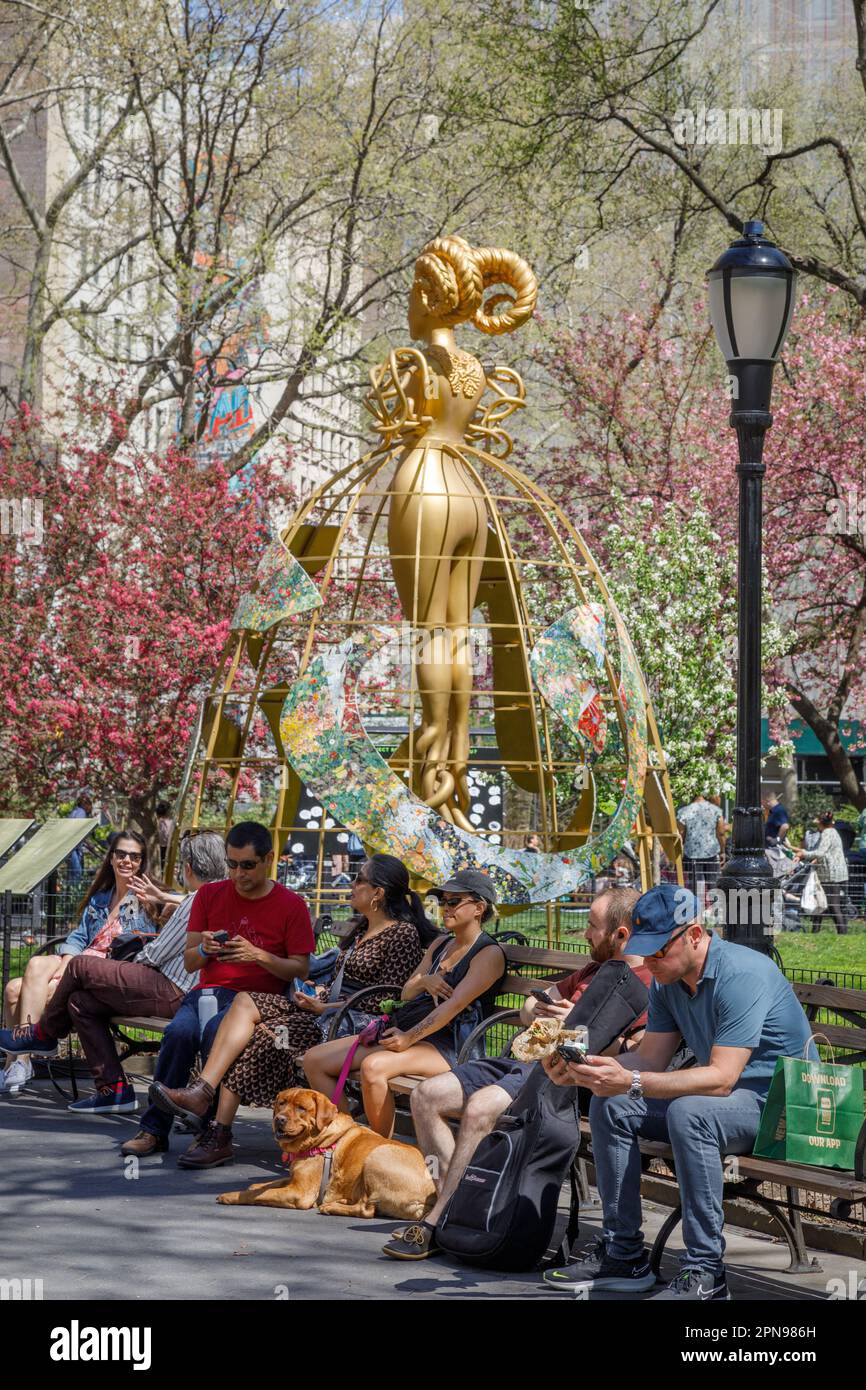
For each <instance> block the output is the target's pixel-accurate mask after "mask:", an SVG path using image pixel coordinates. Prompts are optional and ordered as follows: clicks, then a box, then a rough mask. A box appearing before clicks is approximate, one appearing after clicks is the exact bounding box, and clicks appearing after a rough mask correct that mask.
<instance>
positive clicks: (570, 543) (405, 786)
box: [167, 237, 682, 942]
mask: <svg viewBox="0 0 866 1390" xmlns="http://www.w3.org/2000/svg"><path fill="white" fill-rule="evenodd" d="M485 296H486V297H485ZM535 296H536V284H535V277H534V275H533V274H532V271H531V270H530V268H529V267H528V266H527V265H526V263H525V262H523V261H522V260H521V259H520V258H519V257H517V256H515V255H514V254H513V253H511V252H506V251H503V250H501V249H498V248H473V247H470V246H469V245H468V243H466V242H465V241H463V240H462V239H461V238H459V237H446V238H437V239H436V240H435V241H434V242H431V243H430V244H429V246H427V247H425V249H424V251H423V252H422V254H421V256H419V258H418V261H417V263H416V270H415V279H414V283H413V286H412V292H411V296H410V302H409V326H410V332H411V335H412V338H413V339H414V340H415V342H418V343H420V344H421V346H420V347H415V346H413V347H405V348H397V349H395V350H393V351H392V352H390V353H389V355H388V357H387V359H386V360H385V361H383V362H382V363H380V364H379V365H378V366H377V367H375V368H374V369H373V370H372V371H371V389H370V392H369V394H368V396H367V398H366V402H365V404H366V405H367V407H368V409H369V410H370V412H371V413H372V415H373V418H374V420H375V423H376V428H377V431H378V434H379V442H378V443H377V445H376V447H375V448H373V449H372V450H371V451H370V452H369V453H367V454H365V455H364V456H363V457H361V458H359V459H357V460H355V461H354V462H352V463H351V464H349V465H348V466H346V467H344V468H342V469H341V470H340V471H339V472H337V473H336V474H335V475H334V476H333V477H331V478H329V479H328V480H327V481H326V482H325V483H323V484H322V485H321V486H320V487H318V488H317V489H316V490H315V491H313V493H312V494H311V496H310V497H308V498H307V499H306V500H305V501H303V502H302V503H301V505H300V506H299V507H298V509H297V512H296V513H295V515H294V517H293V518H292V520H291V522H290V523H289V525H288V526H287V527H286V528H285V530H284V532H283V534H282V535H281V536H280V538H279V539H275V540H274V541H273V542H272V543H271V544H270V545H269V546H268V548H267V550H266V552H265V554H264V555H263V556H262V559H261V562H260V564H259V567H258V571H257V574H256V577H255V580H254V581H253V583H252V584H251V585H250V588H249V590H248V591H247V592H246V593H245V594H244V595H243V597H242V598H241V600H240V602H239V604H238V606H237V609H236V611H235V613H234V615H233V618H232V623H231V630H230V632H229V635H228V638H227V640H226V644H225V647H224V650H223V652H222V656H221V659H220V662H219V665H218V668H217V670H216V672H215V674H214V678H213V682H212V685H211V688H210V691H209V694H208V696H207V698H206V699H205V700H204V702H203V704H202V707H201V711H200V717H199V721H198V725H197V727H196V729H195V732H194V735H193V737H192V739H191V742H190V746H189V751H188V756H187V762H186V767H185V770H184V774H183V779H182V785H181V787H180V791H179V796H178V801H177V806H176V830H175V841H174V843H173V845H172V849H171V856H170V862H169V864H168V866H167V868H168V871H169V872H170V871H171V867H172V861H173V858H174V854H175V851H176V844H177V835H178V834H179V832H180V830H181V828H182V827H184V826H191V827H196V826H200V825H202V824H205V823H206V824H210V825H214V826H216V825H219V826H220V827H222V826H225V828H226V829H228V827H229V826H230V825H231V824H232V823H233V822H234V821H236V820H237V819H243V818H247V817H248V816H249V814H250V807H251V806H253V807H254V808H255V810H254V814H255V815H256V818H259V819H265V820H267V821H269V823H270V825H271V829H272V833H273V836H274V841H275V849H276V854H275V859H274V870H273V871H274V873H276V866H277V859H278V855H279V854H280V853H283V852H287V853H292V852H293V850H294V852H295V853H296V854H297V853H298V852H299V851H300V850H301V848H302V847H303V850H304V854H303V857H304V858H305V859H306V862H307V866H308V868H307V874H308V876H307V881H306V883H305V884H304V887H303V889H302V891H304V892H305V893H306V896H307V897H308V899H309V900H310V903H311V907H312V908H313V910H314V912H315V913H316V914H318V913H321V912H323V911H327V910H329V908H330V907H331V906H337V905H338V904H339V903H340V902H342V901H343V900H344V899H345V888H344V887H341V886H339V884H338V885H334V884H333V882H332V880H333V877H334V875H333V873H332V861H333V859H334V855H335V854H342V853H345V850H346V844H347V841H348V837H349V836H350V835H355V836H357V837H358V839H359V840H360V841H361V842H362V844H363V847H364V850H365V852H367V853H373V852H376V851H382V852H387V853H392V854H395V855H397V856H398V857H399V858H401V859H402V860H403V861H404V863H406V865H407V867H408V868H409V870H410V873H411V875H412V878H413V883H414V885H415V886H416V887H418V888H419V889H420V890H421V891H422V892H423V889H424V887H425V886H432V885H435V884H437V883H441V882H444V881H445V879H446V878H448V877H451V876H452V875H453V873H454V872H456V871H457V870H458V869H459V868H463V867H473V868H479V869H482V870H484V871H485V872H487V873H489V874H490V875H491V877H492V878H493V880H494V883H495V884H496V888H497V900H498V903H499V906H500V912H501V913H502V914H503V915H505V916H509V915H510V914H514V913H517V912H520V913H524V914H525V913H526V912H527V911H533V912H534V913H535V914H536V915H535V916H534V917H533V919H532V920H533V923H534V925H535V926H536V928H541V927H542V926H543V927H545V928H546V936H547V940H548V941H549V942H552V941H556V940H559V939H560V937H561V935H562V934H563V933H564V932H566V931H567V926H568V923H569V922H570V921H571V920H573V917H571V916H570V909H571V908H573V906H574V904H575V903H577V902H579V901H581V899H582V898H585V895H586V894H587V893H588V891H589V890H590V889H591V887H592V885H593V883H594V882H595V881H596V880H597V877H598V876H599V875H605V874H611V873H612V872H613V869H612V866H613V864H614V862H615V861H616V860H618V858H619V857H620V856H622V855H623V853H628V854H632V855H633V857H634V859H635V860H636V861H637V865H638V868H639V875H640V881H641V884H642V886H643V887H644V888H646V887H648V886H649V885H650V884H651V883H652V882H653V854H652V848H653V841H654V838H655V840H656V841H657V843H658V845H659V847H660V849H661V850H662V851H663V852H664V853H665V855H666V856H667V858H668V860H669V861H670V863H671V865H672V866H673V868H674V870H675V871H676V875H677V878H678V879H679V881H680V882H681V881H682V868H681V845H680V840H679V835H678V832H677V827H676V819H675V814H674V808H673V804H672V800H671V791H670V784H669V781H668V774H667V770H666V766H665V758H664V752H663V749H662V745H661V740H660V738H659V732H658V728H657V725H656V721H655V717H654V714H653V710H652V707H651V704H650V701H649V698H648V695H647V691H646V686H645V683H644V680H643V677H642V675H641V672H640V669H639V666H638V663H637V660H636V657H635V653H634V649H633V647H632V644H631V641H630V639H629V636H628V633H627V632H626V629H625V626H624V623H623V621H622V618H621V616H620V614H619V612H618V610H617V608H616V605H615V604H614V602H613V600H612V598H611V596H610V594H609V592H608V589H607V587H606V585H605V582H604V578H603V575H602V574H601V572H600V570H599V568H598V566H597V565H596V563H595V561H594V560H593V557H592V555H591V553H590V551H589V549H588V547H587V545H586V543H585V542H584V540H583V538H582V537H581V535H580V534H579V532H578V531H577V530H576V529H575V527H574V526H573V525H572V523H571V521H570V520H569V518H568V516H567V515H566V513H565V512H564V510H563V509H562V508H561V507H560V506H559V505H558V504H557V503H556V502H555V501H554V500H553V498H551V497H550V496H549V495H548V494H547V493H546V492H545V491H543V490H542V489H541V488H540V487H538V486H537V485H536V484H535V483H534V482H533V480H532V479H531V478H530V477H528V476H527V475H526V474H525V473H523V472H522V471H521V470H520V469H519V468H517V467H515V466H514V464H513V463H512V462H510V458H509V456H510V454H511V452H512V439H511V436H510V435H509V434H508V432H507V431H506V430H505V428H504V423H505V421H506V420H507V419H508V418H509V417H510V416H511V415H512V414H514V413H515V412H516V411H518V410H519V409H520V408H521V407H522V406H523V404H524V388H523V383H522V382H521V380H520V377H519V376H518V375H517V373H516V372H514V371H512V370H511V369H510V368H507V367H495V368H494V367H485V366H483V365H482V363H481V362H480V361H479V359H478V358H476V357H474V356H472V355H471V354H469V353H468V352H465V351H464V350H462V349H461V348H460V347H458V345H457V342H456V340H455V337H454V327H455V325H456V324H458V323H461V322H472V323H473V324H474V326H475V327H476V328H479V329H480V330H481V331H482V332H484V333H488V334H499V333H503V332H508V331H512V330H513V329H515V328H517V327H519V326H520V324H521V323H522V322H525V320H526V319H527V318H528V317H529V315H530V314H531V312H532V310H533V308H534V305H535ZM480 788H485V789H486V795H487V802H488V803H492V805H491V804H487V805H486V806H483V805H482V802H481V801H479V794H480V793H479V789H480ZM482 811H483V812H484V814H483V815H482V814H481V813H482ZM492 811H497V812H498V813H497V814H491V812H492ZM530 831H532V832H536V833H537V835H538V841H539V845H538V852H534V851H532V850H531V849H530V848H528V847H527V846H526V845H525V838H526V836H527V833H528V832H530ZM288 881H289V882H292V879H291V878H290V879H289V880H288Z"/></svg>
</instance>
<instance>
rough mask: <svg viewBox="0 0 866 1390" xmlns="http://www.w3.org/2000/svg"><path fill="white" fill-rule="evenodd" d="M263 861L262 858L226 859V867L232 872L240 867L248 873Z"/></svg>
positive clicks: (235, 871)
mask: <svg viewBox="0 0 866 1390" xmlns="http://www.w3.org/2000/svg"><path fill="white" fill-rule="evenodd" d="M261 862H262V861H261V859H226V868H227V869H228V871H229V873H230V874H234V873H237V871H238V869H243V870H244V872H245V873H246V872H248V871H249V870H250V869H254V868H255V867H256V865H257V864H261Z"/></svg>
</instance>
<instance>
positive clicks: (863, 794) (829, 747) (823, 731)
mask: <svg viewBox="0 0 866 1390" xmlns="http://www.w3.org/2000/svg"><path fill="white" fill-rule="evenodd" d="M788 699H789V700H790V701H791V704H792V705H793V707H794V709H795V710H796V711H797V713H798V714H799V715H800V717H801V719H804V720H805V721H806V723H807V724H808V725H809V728H810V729H811V730H812V732H813V733H814V735H815V737H816V738H817V739H818V742H819V743H820V744H821V746H822V748H823V749H824V752H825V753H826V754H827V757H828V758H829V760H830V766H831V767H832V769H833V772H834V774H835V776H836V777H838V779H839V787H840V789H841V792H842V795H843V796H844V797H845V798H846V800H847V801H850V802H851V804H852V806H856V807H857V810H858V811H862V810H863V809H864V808H866V787H864V786H861V784H860V782H859V781H858V779H857V774H856V772H855V771H854V767H853V765H852V762H851V759H850V758H849V756H848V754H847V752H846V751H845V749H844V748H843V747H842V740H841V739H840V737H839V728H838V725H837V724H834V723H831V721H830V720H829V719H825V718H824V716H823V715H822V714H820V713H819V712H818V710H817V709H816V708H815V706H814V705H813V704H812V701H811V700H810V699H809V698H808V697H807V696H805V695H802V694H801V693H800V692H799V691H798V690H795V689H794V688H793V687H792V686H789V687H788Z"/></svg>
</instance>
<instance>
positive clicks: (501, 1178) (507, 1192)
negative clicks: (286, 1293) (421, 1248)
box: [436, 960, 649, 1270]
mask: <svg viewBox="0 0 866 1390" xmlns="http://www.w3.org/2000/svg"><path fill="white" fill-rule="evenodd" d="M648 998H649V991H648V990H647V988H646V985H644V983H643V982H642V981H641V980H639V979H638V977H637V975H635V973H634V971H633V970H632V969H631V968H630V966H628V965H626V964H625V962H624V961H619V960H611V961H606V962H605V964H604V965H603V966H602V967H601V969H600V970H599V971H598V972H597V974H596V975H595V976H594V978H593V980H592V982H591V984H590V985H589V987H588V988H587V989H586V990H585V991H584V993H583V994H582V996H581V998H580V999H579V1000H578V1002H577V1003H576V1004H575V1006H574V1008H573V1009H572V1011H571V1013H570V1014H569V1015H568V1019H567V1021H566V1027H573V1026H574V1025H575V1024H576V1023H583V1024H586V1026H587V1027H588V1029H589V1050H590V1053H591V1054H595V1055H597V1054H598V1053H600V1052H603V1051H604V1050H605V1048H608V1047H610V1045H611V1043H612V1042H613V1041H614V1039H615V1038H617V1037H619V1035H620V1034H621V1033H623V1032H625V1031H626V1030H627V1029H628V1028H629V1027H630V1025H631V1024H633V1023H634V1021H635V1019H636V1018H638V1017H639V1016H640V1015H641V1014H642V1013H643V1012H644V1010H645V1009H646V1006H647V1000H648ZM579 1143H580V1128H579V1113H578V1089H577V1087H575V1086H556V1085H554V1083H553V1082H552V1081H551V1080H550V1079H549V1078H548V1077H547V1076H546V1074H545V1072H544V1070H543V1068H542V1067H541V1065H540V1064H539V1063H536V1064H535V1065H534V1066H533V1068H532V1071H531V1072H530V1073H529V1075H528V1077H527V1080H526V1082H525V1084H524V1086H523V1088H522V1089H521V1091H520V1092H519V1093H518V1095H517V1096H516V1098H515V1099H514V1101H512V1103H511V1105H510V1106H509V1107H508V1109H507V1110H506V1111H505V1112H504V1113H503V1114H502V1115H500V1117H499V1119H498V1120H497V1122H496V1128H495V1129H494V1130H493V1131H492V1133H490V1134H488V1135H487V1137H486V1138H485V1139H482V1140H481V1143H480V1144H479V1145H478V1148H477V1149H476V1150H475V1154H474V1156H473V1158H472V1162H471V1163H470V1164H469V1166H468V1168H467V1169H466V1172H465V1173H464V1174H463V1177H462V1178H461V1179H460V1185H459V1187H458V1188H457V1190H456V1192H455V1193H454V1195H453V1197H452V1198H451V1200H450V1202H449V1203H448V1206H447V1207H446V1209H445V1212H444V1213H443V1216H442V1220H441V1221H440V1222H439V1224H438V1226H437V1227H436V1241H437V1244H438V1245H439V1246H441V1248H442V1250H443V1251H445V1253H446V1254H449V1255H454V1256H455V1257H456V1258H457V1259H458V1260H461V1261H462V1262H463V1263H464V1264H469V1265H479V1266H481V1267H483V1268H484V1269H501V1270H528V1269H532V1268H533V1266H535V1265H536V1264H538V1262H539V1261H540V1260H541V1259H542V1258H543V1257H544V1255H545V1253H546V1251H547V1249H548V1247H549V1245H550V1241H551V1237H552V1235H553V1230H554V1226H555V1224H556V1213H557V1205H558V1202H559V1194H560V1191H561V1188H562V1184H563V1182H564V1181H565V1179H566V1177H567V1176H568V1174H569V1170H570V1169H571V1166H572V1163H573V1160H574V1155H575V1153H576V1151H577V1147H578V1144H579ZM571 1197H572V1206H571V1214H570V1216H569V1225H568V1233H567V1242H568V1246H569V1248H570V1246H571V1244H572V1243H573V1241H574V1239H575V1238H576V1236H577V1189H576V1184H575V1183H574V1180H573V1177H572V1187H571ZM566 1258H567V1255H566Z"/></svg>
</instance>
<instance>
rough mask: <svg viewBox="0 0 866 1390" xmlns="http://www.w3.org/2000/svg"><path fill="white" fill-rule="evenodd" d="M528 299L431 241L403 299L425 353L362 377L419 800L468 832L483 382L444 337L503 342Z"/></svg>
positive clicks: (397, 357) (480, 556)
mask: <svg viewBox="0 0 866 1390" xmlns="http://www.w3.org/2000/svg"><path fill="white" fill-rule="evenodd" d="M501 284H507V285H509V286H511V287H512V288H513V289H514V291H515V295H514V298H513V299H512V298H511V296H510V295H509V294H507V293H501V292H500V293H498V294H496V295H494V296H492V298H491V300H490V301H489V302H488V303H487V304H486V305H483V304H482V299H483V294H484V290H485V289H486V288H487V287H488V286H490V285H501ZM536 296H537V283H536V279H535V276H534V275H533V273H532V271H531V270H530V268H529V266H528V265H526V263H525V262H524V261H522V260H520V258H519V257H518V256H515V255H514V254H513V253H512V252H510V251H502V250H495V249H493V248H490V247H485V248H482V249H479V250H473V249H472V248H471V247H470V246H469V245H468V244H467V242H465V241H464V240H463V239H462V238H461V237H440V238H437V239H436V240H435V241H431V242H430V244H429V245H428V246H426V247H425V248H424V250H423V252H422V253H421V255H420V256H419V258H418V260H417V261H416V263H415V279H414V283H413V285H412V291H411V295H410V298H409V331H410V333H411V334H412V337H413V338H414V339H415V340H416V341H420V342H423V343H424V344H425V349H424V350H423V351H422V352H421V353H417V352H413V351H411V350H410V351H405V350H404V351H402V352H398V353H392V354H391V357H390V359H389V361H388V363H387V364H383V367H382V368H379V369H378V371H376V372H374V373H373V384H374V394H373V396H372V398H371V400H370V402H369V404H370V406H371V408H372V409H373V412H374V414H376V416H377V418H378V419H379V421H380V426H382V427H384V428H383V433H387V435H388V436H389V437H390V438H392V439H393V438H394V436H395V435H396V436H397V437H398V438H399V441H400V445H401V446H402V448H401V453H400V455H399V457H398V459H397V467H396V470H395V473H394V477H393V479H392V481H391V493H392V498H391V507H390V514H389V520H388V544H389V548H390V551H391V563H392V566H393V571H394V580H395V583H396V585H397V592H398V594H399V596H400V602H401V605H402V608H403V614H404V616H405V618H406V620H407V622H409V623H411V625H412V630H413V632H415V633H416V634H417V635H418V657H417V662H416V679H417V683H418V690H419V694H420V698H421V711H422V720H421V729H420V732H418V733H417V734H416V735H415V738H414V758H415V759H417V760H419V761H418V765H417V767H416V776H417V780H418V785H419V787H420V795H421V796H422V797H423V799H424V800H425V801H426V802H427V804H428V806H432V807H439V808H440V810H441V813H442V815H443V816H444V817H445V819H447V820H451V821H453V822H454V823H455V824H457V825H460V826H462V827H463V829H465V830H469V831H473V830H474V828H475V827H474V826H473V825H472V823H471V822H470V820H469V819H468V810H469V803H470V797H469V788H468V785H467V768H468V759H469V707H470V698H471V691H472V649H471V643H470V625H471V621H472V610H473V608H474V607H475V603H476V599H477V595H478V586H479V583H480V581H481V571H482V568H483V565H484V560H485V556H486V553H487V528H488V522H489V517H488V512H487V507H486V505H485V501H484V494H483V489H482V487H481V486H480V484H479V482H478V480H477V476H476V473H475V470H474V469H473V467H472V466H471V463H470V461H469V457H468V454H469V450H468V448H467V444H468V438H469V437H471V436H472V435H474V437H476V438H478V437H482V436H483V435H484V433H485V426H486V423H487V422H486V421H485V419H484V417H483V415H482V416H481V417H480V418H479V415H480V405H479V403H480V400H481V397H482V395H483V394H484V392H485V390H486V388H487V385H488V382H487V377H486V375H485V372H484V368H483V367H482V365H481V363H480V362H479V361H478V360H477V358H475V357H472V356H471V355H470V354H469V353H468V352H463V351H462V350H461V349H460V348H458V346H457V343H456V341H455V339H454V326H455V325H456V324H459V323H465V322H467V321H471V322H472V323H473V324H474V326H475V327H476V328H478V329H480V330H481V332H482V333H490V334H499V333H508V332H511V331H513V330H514V329H515V328H518V327H519V326H520V325H521V324H522V323H525V321H526V320H527V319H528V318H529V317H530V315H531V314H532V311H533V309H534V308H535V301H536ZM505 306H507V307H505ZM493 310H496V311H497V312H495V313H494V312H492V311H493ZM389 377H390V381H389V380H388V378H389ZM520 389H521V396H522V385H521V388H520ZM392 396H393V397H394V398H395V399H396V402H397V408H396V409H392V408H391V399H392Z"/></svg>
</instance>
